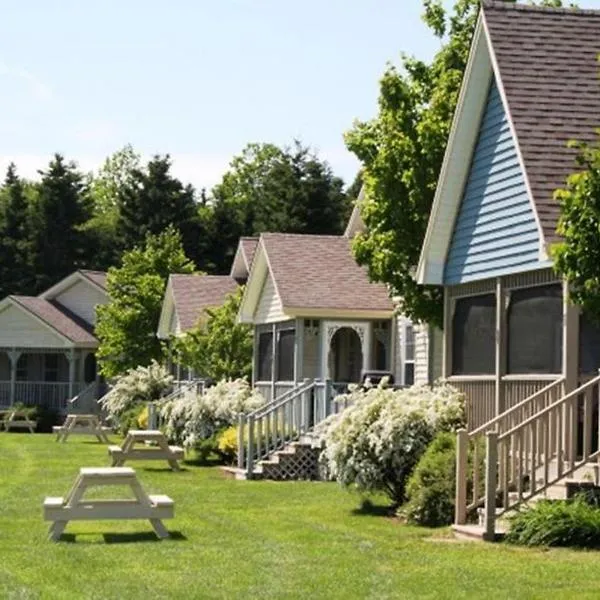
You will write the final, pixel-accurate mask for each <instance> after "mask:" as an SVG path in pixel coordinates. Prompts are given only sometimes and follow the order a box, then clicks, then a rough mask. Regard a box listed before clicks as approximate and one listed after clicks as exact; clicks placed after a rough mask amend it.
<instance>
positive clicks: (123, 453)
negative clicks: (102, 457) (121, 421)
mask: <svg viewBox="0 0 600 600" xmlns="http://www.w3.org/2000/svg"><path fill="white" fill-rule="evenodd" d="M141 443H143V444H144V445H143V446H141V447H140V446H139V445H138V446H136V444H141ZM149 444H156V445H149ZM108 453H109V455H110V456H111V458H112V465H113V467H118V466H122V465H123V464H125V461H127V460H166V461H167V462H168V463H169V466H170V467H171V469H173V471H179V463H178V462H177V461H179V460H183V457H184V451H183V448H180V447H179V446H169V444H168V442H167V438H166V437H165V436H164V434H163V432H162V431H159V430H158V429H130V430H129V432H128V433H127V436H126V437H125V440H124V441H123V445H122V446H116V445H112V446H109V447H108Z"/></svg>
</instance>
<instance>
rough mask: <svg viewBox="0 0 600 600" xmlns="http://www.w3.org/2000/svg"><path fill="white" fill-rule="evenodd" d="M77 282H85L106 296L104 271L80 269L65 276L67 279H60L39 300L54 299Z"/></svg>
mask: <svg viewBox="0 0 600 600" xmlns="http://www.w3.org/2000/svg"><path fill="white" fill-rule="evenodd" d="M78 281H85V282H86V283H89V284H91V285H93V286H94V287H95V288H97V289H98V290H100V291H102V292H104V294H106V273H105V272H104V271H90V270H87V269H81V270H78V271H74V272H73V273H71V274H70V275H67V277H65V278H64V279H61V280H60V281H59V282H58V283H55V284H54V285H53V286H52V287H51V288H48V289H47V290H46V291H44V292H42V293H41V294H40V298H46V299H47V300H50V299H52V298H55V297H56V296H59V295H60V294H61V293H62V292H63V291H65V290H67V289H69V288H70V287H71V286H73V285H75V284H76V283H77V282H78Z"/></svg>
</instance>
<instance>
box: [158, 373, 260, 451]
mask: <svg viewBox="0 0 600 600" xmlns="http://www.w3.org/2000/svg"><path fill="white" fill-rule="evenodd" d="M264 403H265V400H264V398H263V397H262V396H261V395H260V393H258V392H257V391H256V390H253V389H252V387H251V386H250V384H249V383H248V382H247V381H246V380H245V379H235V380H233V381H225V380H224V381H220V382H219V383H217V384H216V385H214V386H213V387H210V388H208V389H207V390H206V391H205V392H204V393H203V394H199V393H197V392H195V391H190V392H187V393H186V394H185V395H184V396H183V397H181V398H176V399H174V400H171V401H169V402H166V403H165V404H163V405H162V407H161V409H160V414H161V416H162V417H163V419H164V420H165V432H166V434H167V436H168V437H169V438H170V439H171V440H173V441H175V442H177V443H180V444H183V445H184V446H185V447H186V448H196V449H197V450H198V449H199V448H200V447H201V446H202V447H203V448H205V446H206V444H205V443H203V442H205V441H206V440H214V444H213V450H218V442H217V434H218V433H219V432H220V431H221V430H223V429H226V428H228V427H231V426H232V425H235V424H236V423H237V420H238V416H239V415H240V414H241V413H248V412H251V411H252V410H254V409H256V408H258V407H259V406H262V405H263V404H264Z"/></svg>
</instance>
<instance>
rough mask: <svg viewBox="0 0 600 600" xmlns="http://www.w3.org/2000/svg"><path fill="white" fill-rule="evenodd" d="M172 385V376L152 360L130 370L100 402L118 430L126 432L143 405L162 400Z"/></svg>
mask: <svg viewBox="0 0 600 600" xmlns="http://www.w3.org/2000/svg"><path fill="white" fill-rule="evenodd" d="M172 383H173V377H172V375H170V374H169V372H168V371H167V370H166V369H165V368H164V367H163V366H162V365H160V364H159V363H157V362H156V361H152V362H151V363H150V365H149V366H147V367H136V368H134V369H130V370H129V371H128V372H127V373H126V374H125V375H123V376H122V377H119V378H118V379H117V381H116V382H115V385H114V387H113V388H112V390H111V391H110V392H109V393H108V394H106V395H105V396H104V398H103V399H102V408H103V409H104V410H105V411H106V412H107V413H108V415H109V417H110V418H111V419H112V420H113V421H115V422H117V423H119V426H120V428H122V429H128V428H129V426H131V425H135V424H137V419H138V417H139V416H140V412H141V410H142V408H143V405H144V404H145V403H147V402H154V401H156V400H160V399H161V398H163V397H164V396H165V395H166V394H168V393H169V391H170V390H171V385H172Z"/></svg>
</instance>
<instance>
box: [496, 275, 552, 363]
mask: <svg viewBox="0 0 600 600" xmlns="http://www.w3.org/2000/svg"><path fill="white" fill-rule="evenodd" d="M562 319H563V302H562V288H561V286H560V285H545V286H540V287H534V288H529V289H523V290H515V291H513V292H512V293H511V298H510V305H509V308H508V328H507V335H508V364H507V370H508V373H519V374H525V373H561V372H562V329H563V323H562Z"/></svg>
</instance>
